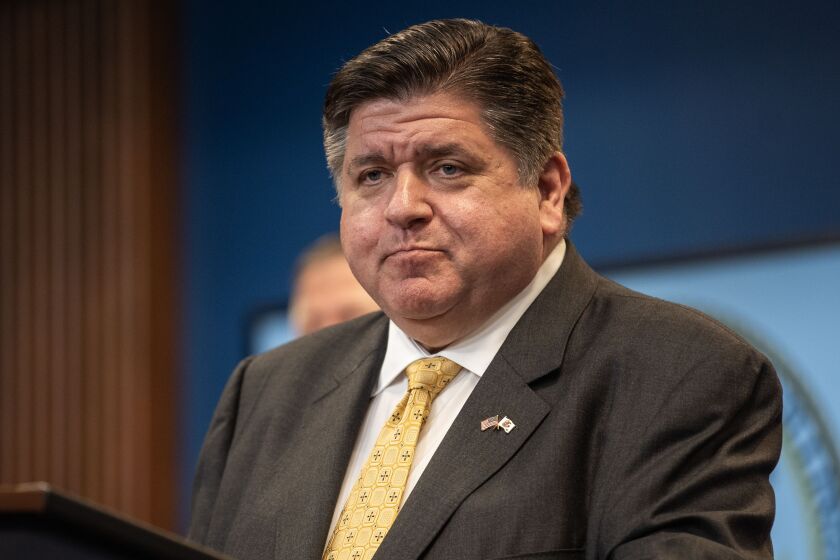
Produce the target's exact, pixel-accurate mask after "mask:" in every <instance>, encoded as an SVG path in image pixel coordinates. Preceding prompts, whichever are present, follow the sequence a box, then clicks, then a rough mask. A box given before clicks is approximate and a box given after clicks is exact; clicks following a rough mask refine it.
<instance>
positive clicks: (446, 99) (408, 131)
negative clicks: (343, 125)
mask: <svg viewBox="0 0 840 560" xmlns="http://www.w3.org/2000/svg"><path fill="white" fill-rule="evenodd" d="M453 137H465V138H466V139H472V140H474V141H476V142H479V143H482V142H488V141H490V142H492V139H491V138H490V136H489V134H488V133H487V130H486V127H485V124H484V121H483V119H482V112H481V108H480V107H479V105H478V104H477V103H475V102H474V101H472V100H470V99H468V98H466V97H463V96H459V95H455V94H451V93H435V94H430V95H424V96H414V97H411V98H409V99H408V100H405V101H401V100H394V99H375V100H373V101H368V102H366V103H363V104H362V105H360V106H359V107H357V108H356V109H354V110H353V112H352V114H351V115H350V123H349V127H348V150H351V149H352V148H356V149H371V148H373V149H376V148H381V147H382V146H383V145H385V144H394V143H396V144H408V143H411V144H416V143H418V142H421V141H435V140H447V139H452V138H453Z"/></svg>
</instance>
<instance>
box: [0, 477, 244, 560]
mask: <svg viewBox="0 0 840 560" xmlns="http://www.w3.org/2000/svg"><path fill="white" fill-rule="evenodd" d="M0 558H2V559H3V560H51V559H53V558H55V559H60V560H91V559H94V560H106V559H107V560H111V559H116V558H119V559H130V560H147V559H148V560H151V559H155V560H170V559H171V560H175V559H178V560H230V558H229V557H228V556H224V555H222V554H219V553H217V552H214V551H212V550H209V549H206V548H202V547H199V546H196V545H195V544H193V543H190V542H189V541H187V540H186V539H184V538H183V537H179V536H177V535H174V534H172V533H167V532H165V531H162V530H160V529H157V528H155V527H152V526H151V525H146V524H143V523H138V522H136V521H132V520H129V519H128V518H126V517H123V516H120V515H117V514H114V513H112V512H108V511H106V510H105V509H102V508H100V507H98V506H96V505H94V504H91V503H88V502H85V501H83V500H80V499H77V498H72V497H70V496H67V495H65V494H62V493H60V492H57V491H55V490H54V489H52V488H50V486H49V485H48V484H46V483H29V484H18V485H15V486H4V487H0Z"/></svg>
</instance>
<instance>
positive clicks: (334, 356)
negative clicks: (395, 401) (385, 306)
mask: <svg viewBox="0 0 840 560" xmlns="http://www.w3.org/2000/svg"><path fill="white" fill-rule="evenodd" d="M387 325H388V319H387V317H385V315H384V314H383V313H382V312H375V313H370V314H367V315H364V316H362V317H359V318H357V319H353V320H351V321H347V322H345V323H340V324H338V325H334V326H332V327H327V328H325V329H321V330H319V331H316V332H314V333H312V334H309V335H306V336H302V337H300V338H297V339H295V340H292V341H290V342H287V343H286V344H283V345H281V346H278V347H277V348H273V349H271V350H268V351H267V352H264V353H262V354H258V355H255V356H252V357H251V358H250V363H249V364H248V370H247V376H246V377H247V379H248V383H249V384H261V382H262V381H264V380H265V378H267V377H272V376H277V375H278V374H280V373H282V375H283V376H284V377H285V378H286V379H287V380H289V381H294V380H295V378H296V377H298V376H305V377H306V378H307V379H309V380H311V379H312V376H316V377H317V376H318V375H319V373H320V372H322V371H324V369H325V368H324V367H323V366H325V365H327V364H332V363H334V362H336V363H344V364H346V365H345V367H352V366H353V364H350V363H348V362H353V361H361V360H362V359H364V358H365V357H366V356H367V355H368V354H369V353H370V352H371V351H375V350H376V349H377V348H379V347H380V345H381V344H382V341H383V340H384V339H383V338H382V337H383V336H384V335H385V334H386V333H387V330H388V329H387Z"/></svg>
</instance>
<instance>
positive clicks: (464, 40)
mask: <svg viewBox="0 0 840 560" xmlns="http://www.w3.org/2000/svg"><path fill="white" fill-rule="evenodd" d="M433 93H453V94H456V95H460V96H463V97H464V98H465V99H469V100H471V101H473V102H475V103H477V104H478V105H479V107H480V108H481V111H482V118H483V121H484V124H485V126H486V127H487V129H488V131H489V133H490V134H491V135H492V136H493V138H494V139H495V140H496V141H497V142H498V143H499V144H501V145H502V146H505V147H506V148H507V149H508V150H510V152H511V153H512V154H513V156H514V158H515V159H516V161H517V164H518V167H519V180H520V182H521V183H522V184H524V185H533V186H536V184H537V178H538V177H539V175H540V173H541V172H542V170H543V167H544V166H545V164H546V162H547V161H548V159H549V157H551V155H552V154H553V153H554V152H556V151H559V150H562V148H563V87H562V86H561V84H560V81H559V80H558V79H557V76H556V75H555V74H554V71H553V70H552V68H551V65H550V64H549V63H548V61H547V60H546V59H545V57H544V56H543V54H542V52H541V51H540V49H539V47H537V45H536V44H535V43H534V42H533V41H531V39H529V38H528V37H526V36H524V35H522V34H521V33H517V32H516V31H513V30H511V29H507V28H504V27H495V26H492V25H487V24H485V23H482V22H479V21H474V20H467V19H446V20H435V21H429V22H426V23H421V24H419V25H414V26H411V27H409V28H407V29H404V30H403V31H400V32H399V33H395V34H393V35H390V36H389V37H387V38H385V39H383V40H382V41H380V42H378V43H376V44H375V45H373V46H371V47H368V48H367V49H365V50H364V51H362V53H361V54H359V55H358V56H356V57H355V58H353V59H352V60H350V61H348V62H347V63H345V64H344V66H343V67H342V68H341V69H340V70H339V71H338V72H337V73H336V75H335V77H334V78H333V80H332V82H331V83H330V86H329V88H328V90H327V95H326V99H325V101H324V115H323V126H324V150H325V152H326V156H327V165H328V167H329V169H330V173H331V174H332V176H333V180H334V182H335V186H336V189H337V190H338V191H339V192H340V189H341V169H342V166H343V164H344V152H345V147H346V141H347V127H348V124H349V122H350V114H351V113H352V112H353V110H354V109H355V108H357V107H359V106H360V105H362V104H363V103H366V102H368V101H373V100H376V99H392V100H397V101H407V100H408V99H410V98H412V97H415V96H423V95H429V94H433ZM580 210H581V200H580V192H579V189H578V187H577V185H575V184H572V187H571V189H570V192H569V194H568V195H567V197H566V201H565V212H566V217H567V219H568V221H569V222H570V223H571V221H572V220H573V219H574V218H575V217H576V216H577V215H578V213H579V212H580Z"/></svg>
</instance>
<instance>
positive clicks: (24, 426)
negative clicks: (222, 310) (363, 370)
mask: <svg viewBox="0 0 840 560" xmlns="http://www.w3.org/2000/svg"><path fill="white" fill-rule="evenodd" d="M171 4H174V3H169V2H164V1H161V2H156V1H154V0H119V1H116V0H88V1H83V0H66V1H61V0H55V1H45V0H40V1H39V0H33V1H25V0H19V1H11V2H10V1H4V2H0V189H2V191H1V192H0V482H3V483H10V482H21V481H28V480H46V481H49V482H51V483H52V484H54V485H55V486H57V487H59V488H62V489H65V490H67V491H70V492H72V493H76V494H79V495H82V496H85V497H87V498H90V499H92V500H94V501H96V502H99V503H102V504H105V505H107V506H111V507H113V508H116V509H118V510H120V511H122V512H125V513H127V514H129V515H132V516H135V517H138V518H141V519H143V520H146V521H149V522H152V523H154V524H156V525H159V526H162V527H167V528H172V527H173V526H174V517H175V500H176V499H177V497H176V491H175V489H176V485H175V483H174V481H175V472H176V469H175V465H174V446H175V441H176V434H175V419H176V418H175V413H174V407H175V405H176V402H175V394H174V393H175V390H176V388H177V383H176V378H175V356H174V336H175V332H176V329H175V325H174V321H175V318H176V317H177V315H176V309H175V303H176V301H175V299H176V298H175V285H176V283H175V280H176V279H175V278H174V276H175V275H174V270H175V267H174V257H175V237H176V236H175V235H174V232H175V228H174V223H173V218H174V210H175V205H176V202H177V196H176V192H177V191H176V187H177V184H176V180H177V177H176V173H175V171H174V168H175V154H174V149H175V146H176V142H175V134H176V130H175V127H174V124H173V123H175V122H176V117H177V115H175V114H174V111H173V108H174V91H173V87H172V86H173V84H174V80H173V70H174V69H175V68H174V63H173V61H174V60H176V56H175V53H174V52H173V45H174V41H173V37H174V26H175V17H174V16H175V13H176V12H175V8H173V7H171Z"/></svg>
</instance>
